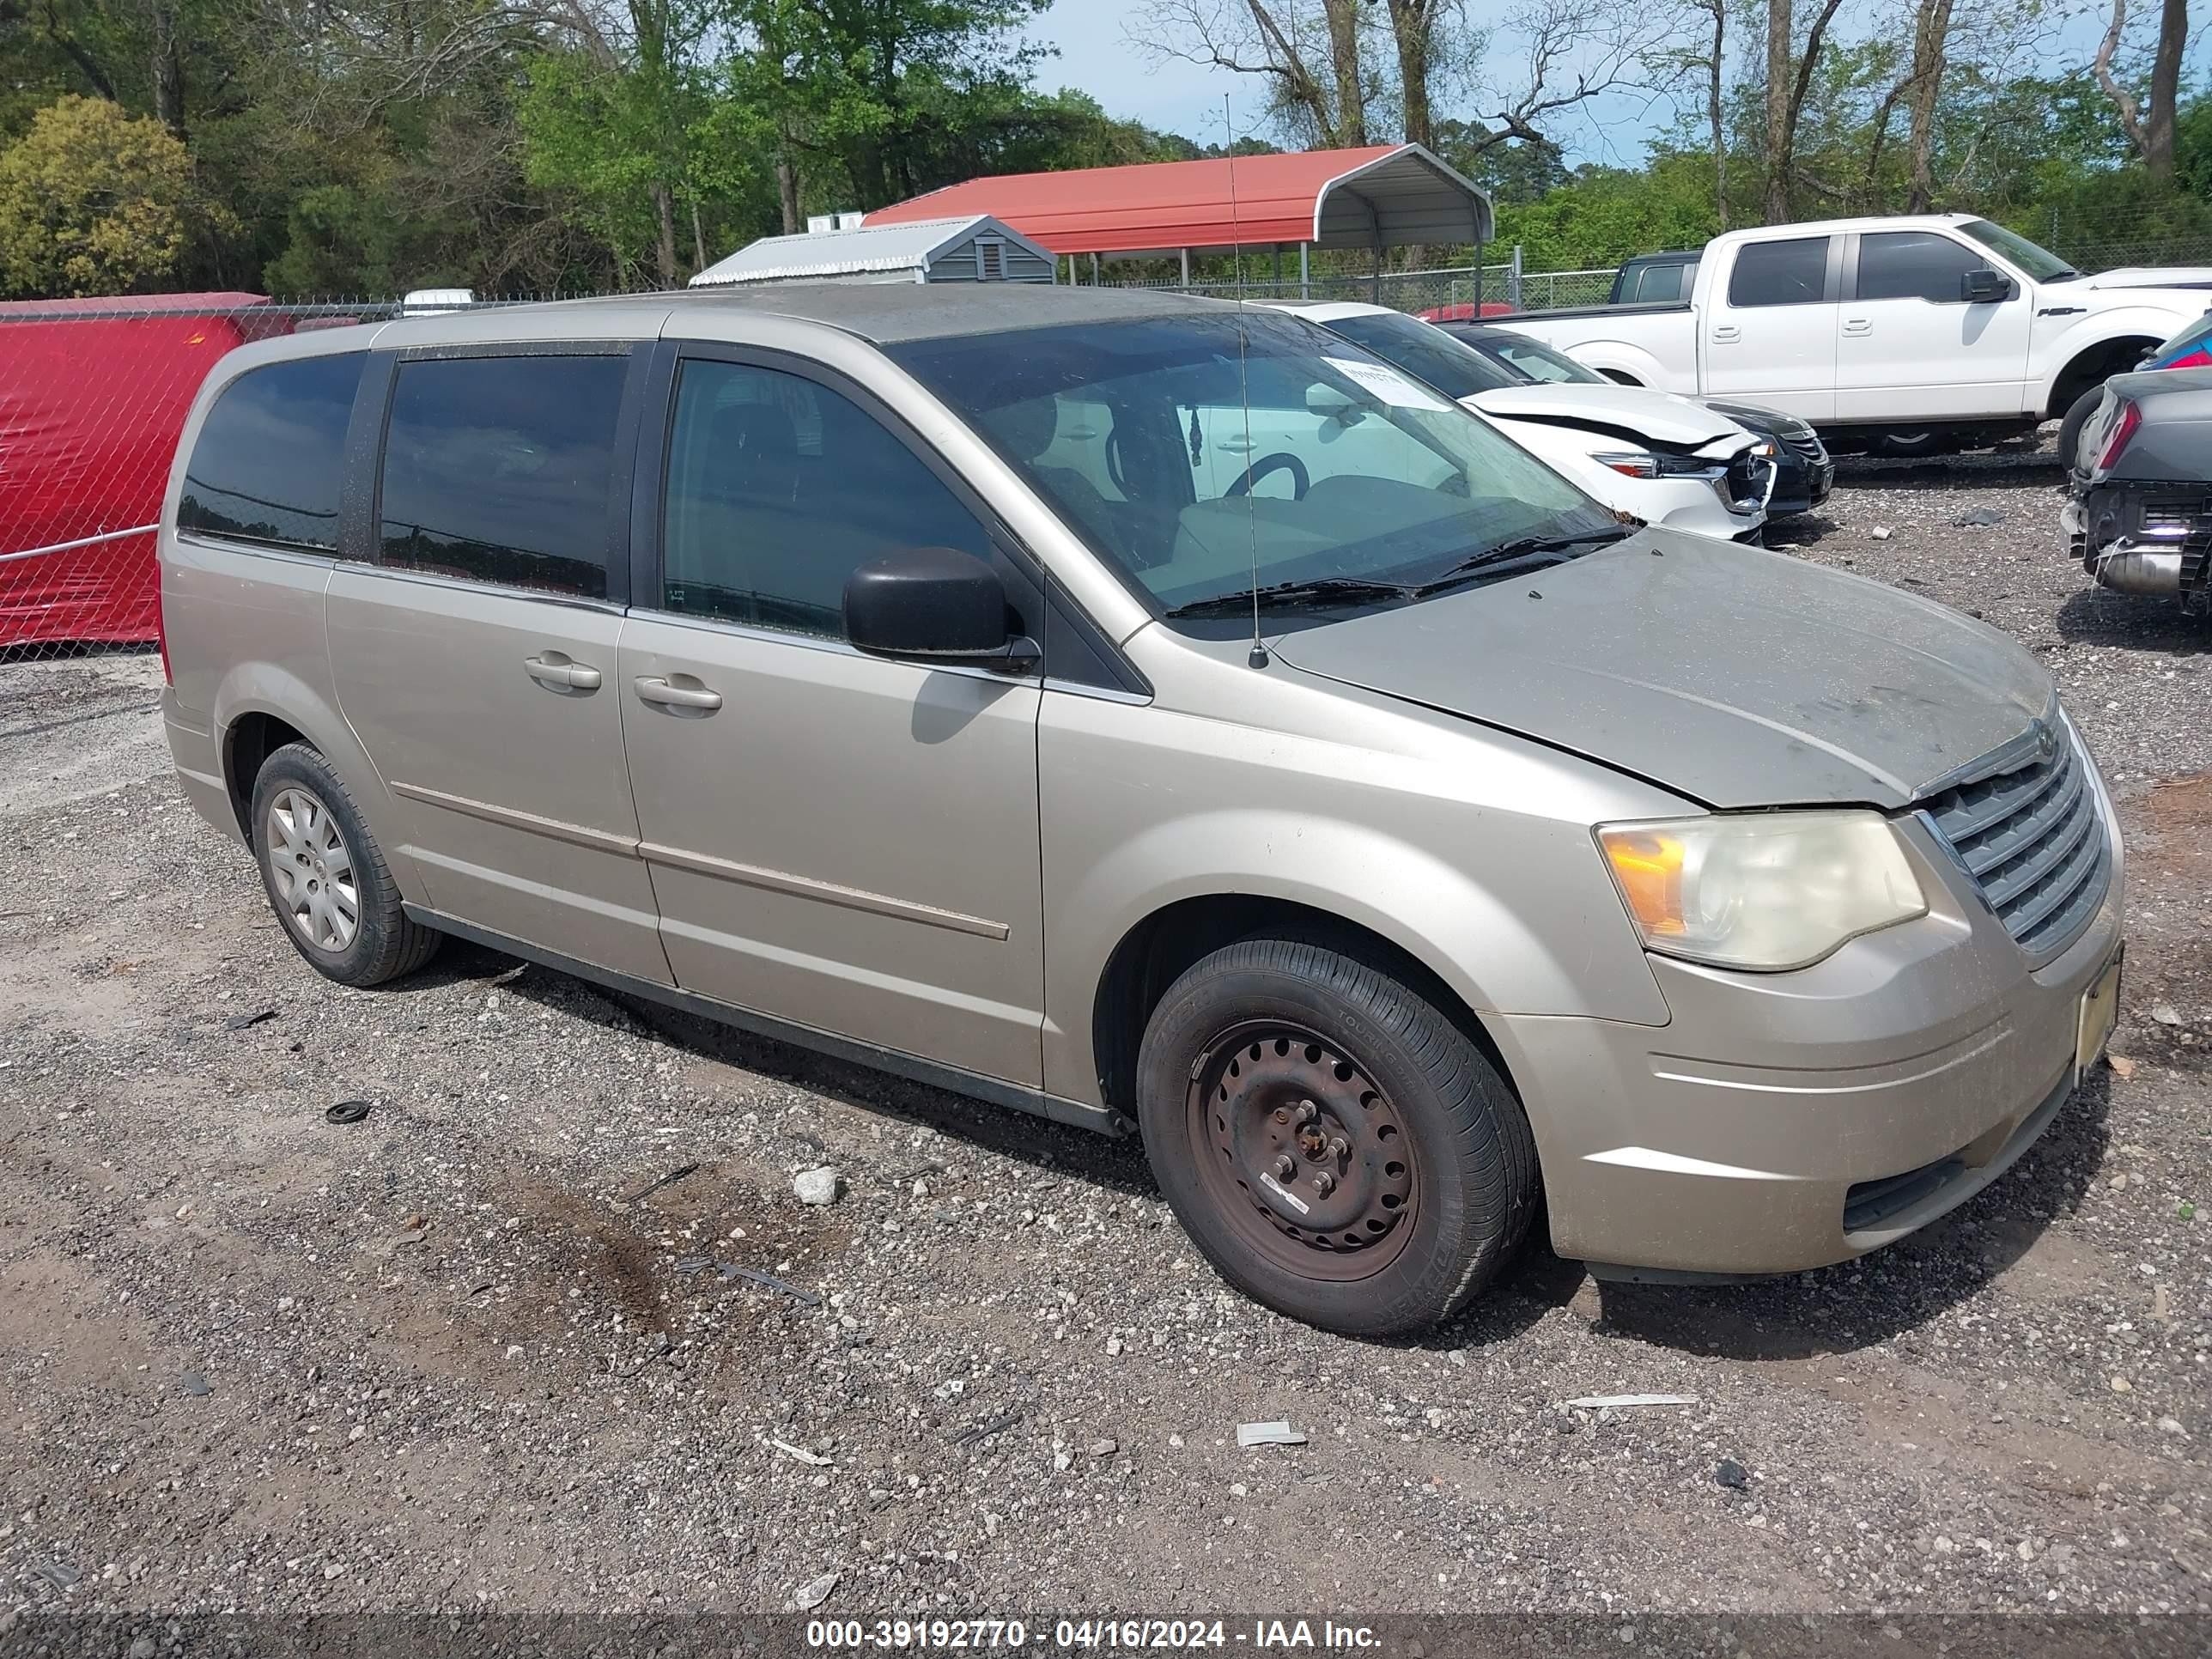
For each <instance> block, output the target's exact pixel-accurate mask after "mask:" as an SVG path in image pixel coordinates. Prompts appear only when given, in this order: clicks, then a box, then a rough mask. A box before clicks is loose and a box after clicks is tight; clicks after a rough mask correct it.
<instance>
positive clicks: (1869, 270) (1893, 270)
mask: <svg viewBox="0 0 2212 1659" xmlns="http://www.w3.org/2000/svg"><path fill="white" fill-rule="evenodd" d="M1985 264H1986V262H1985V261H1984V259H1983V258H1981V256H1980V255H1979V254H1978V253H1970V252H1967V251H1966V249H1965V248H1963V247H1961V246H1959V244H1958V243H1956V242H1954V241H1953V240H1951V239H1950V238H1949V237H1948V236H1939V235H1937V234H1936V233H1935V232H1933V231H1929V230H1884V231H1877V232H1873V233H1870V234H1868V235H1864V236H1862V237H1860V238H1859V298H1860V299H1862V300H1925V301H1928V302H1929V304H1930V305H1939V306H1947V305H1948V306H1955V305H1961V304H1963V303H1965V301H1966V273H1967V272H1968V271H1970V270H1982V269H1984V266H1985Z"/></svg>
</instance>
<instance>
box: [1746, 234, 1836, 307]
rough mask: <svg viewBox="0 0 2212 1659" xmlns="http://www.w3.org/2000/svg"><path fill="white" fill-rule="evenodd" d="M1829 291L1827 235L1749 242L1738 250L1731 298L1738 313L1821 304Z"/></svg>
mask: <svg viewBox="0 0 2212 1659" xmlns="http://www.w3.org/2000/svg"><path fill="white" fill-rule="evenodd" d="M1827 292H1828V239H1827V238H1826V237H1825V236H1792V237H1790V238H1789V239H1788V240H1784V241H1779V242H1746V243H1744V244H1743V245H1742V246H1741V247H1739V248H1737V249H1736V251H1735V270H1731V271H1730V272H1729V295H1728V299H1729V304H1730V305H1731V306H1734V307H1736V308H1737V309H1738V310H1748V309H1750V308H1752V307H1757V306H1811V305H1819V304H1820V302H1821V301H1824V300H1825V299H1826V297H1827Z"/></svg>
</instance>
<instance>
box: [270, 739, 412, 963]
mask: <svg viewBox="0 0 2212 1659" xmlns="http://www.w3.org/2000/svg"><path fill="white" fill-rule="evenodd" d="M252 825H253V856H254V861H255V862H256V863H257V864H258V865H259V866H261V884H262V886H263V888H264V890H266V891H267V892H268V895H269V903H270V908H272V909H274V910H275V911H276V920H277V921H281V922H282V923H283V924H284V937H285V938H287V939H290V940H291V941H292V948H293V949H294V950H295V951H298V952H299V953H300V954H301V956H302V957H305V958H306V959H307V964H308V965H309V966H310V967H312V968H313V969H314V970H315V971H316V972H317V973H319V974H320V975H323V977H324V978H325V979H333V980H336V981H337V982H338V983H339V984H341V985H357V986H368V985H381V984H382V983H384V981H386V980H390V979H397V978H398V977H399V976H400V975H402V974H411V973H413V972H414V971H415V970H416V969H417V968H420V967H421V966H422V964H423V963H426V962H428V960H429V959H430V958H431V957H432V956H434V955H435V954H436V952H437V949H438V945H439V943H440V941H441V939H443V938H444V937H445V936H444V935H443V934H442V933H438V932H436V931H435V930H434V929H432V928H428V927H423V926H422V925H421V924H420V923H418V922H415V921H410V920H409V919H408V916H407V913H406V912H405V911H404V909H402V908H400V899H399V887H398V883H396V882H394V881H393V880H392V872H391V871H390V870H388V869H386V867H385V863H384V852H383V849H382V848H380V847H379V846H378V845H377V844H376V837H375V836H372V835H370V834H369V832H368V823H367V822H366V821H365V820H364V819H363V818H362V816H361V809H360V808H359V807H357V806H356V805H354V800H353V797H352V796H351V795H350V794H349V793H347V791H346V787H345V784H344V781H343V780H342V779H340V778H339V776H338V775H337V773H336V772H334V771H333V770H331V765H330V763H329V762H328V761H326V760H325V759H324V758H323V757H321V756H320V755H319V754H317V753H316V752H315V751H314V750H312V749H310V748H309V747H307V744H304V743H290V744H285V745H284V746H283V748H282V749H279V750H277V751H276V753H275V754H273V755H271V756H270V757H269V758H268V759H267V760H266V761H264V763H262V767H261V770H260V773H259V774H258V775H257V776H256V777H255V779H254V781H253V817H252Z"/></svg>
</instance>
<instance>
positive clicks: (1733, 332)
mask: <svg viewBox="0 0 2212 1659" xmlns="http://www.w3.org/2000/svg"><path fill="white" fill-rule="evenodd" d="M1741 337H1742V334H1741V331H1740V330H1738V329H1737V327H1736V325H1735V324H1734V323H1722V324H1719V325H1717V326H1716V327H1715V328H1714V330H1713V338H1715V339H1716V340H1718V341H1719V342H1720V343H1722V344H1723V345H1731V344H1733V343H1735V342H1736V341H1737V340H1739V339H1741Z"/></svg>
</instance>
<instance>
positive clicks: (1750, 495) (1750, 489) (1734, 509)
mask: <svg viewBox="0 0 2212 1659" xmlns="http://www.w3.org/2000/svg"><path fill="white" fill-rule="evenodd" d="M1774 453H1775V450H1774V446H1773V445H1772V444H1771V443H1770V442H1768V441H1766V440H1765V439H1763V438H1762V439H1761V440H1759V442H1757V443H1755V444H1753V445H1752V446H1750V447H1748V448H1747V449H1745V450H1743V451H1741V453H1739V455H1738V457H1737V459H1744V458H1745V457H1749V458H1751V459H1750V460H1749V462H1748V464H1747V469H1746V471H1747V476H1746V477H1744V478H1743V479H1742V480H1741V481H1739V480H1736V479H1735V478H1733V477H1730V471H1731V464H1730V463H1729V462H1727V461H1715V460H1709V459H1706V458H1705V457H1704V456H1702V455H1662V454H1660V453H1656V452H1655V451H1651V450H1644V449H1623V450H1613V451H1611V452H1608V453H1606V454H1602V455H1593V456H1591V457H1590V459H1592V460H1594V461H1595V462H1596V463H1597V464H1598V465H1600V466H1609V467H1611V468H1612V469H1613V471H1615V472H1618V473H1620V474H1621V475H1622V476H1623V477H1630V478H1695V479H1697V480H1698V481H1699V483H1704V484H1705V485H1707V486H1708V487H1710V488H1711V490H1712V492H1713V494H1714V495H1717V496H1719V497H1720V499H1721V505H1722V506H1723V507H1726V508H1728V510H1729V512H1731V513H1752V512H1756V511H1757V510H1758V509H1759V508H1760V507H1764V506H1765V505H1766V498H1767V497H1768V496H1769V495H1772V494H1773V493H1774ZM1739 482H1740V483H1741V489H1742V492H1743V493H1739V489H1738V484H1739Z"/></svg>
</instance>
